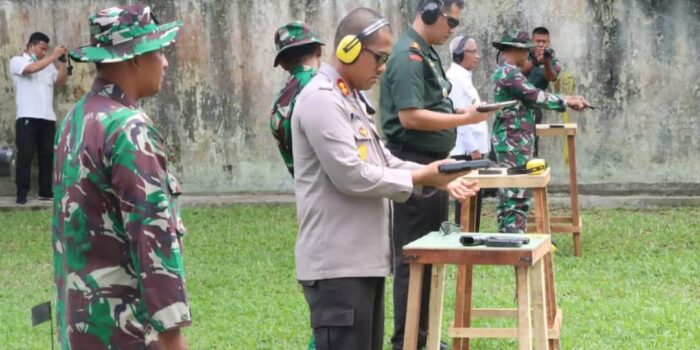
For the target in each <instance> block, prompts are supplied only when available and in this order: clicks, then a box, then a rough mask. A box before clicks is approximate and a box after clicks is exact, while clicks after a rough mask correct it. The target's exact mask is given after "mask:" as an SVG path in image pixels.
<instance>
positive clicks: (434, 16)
mask: <svg viewBox="0 0 700 350" xmlns="http://www.w3.org/2000/svg"><path fill="white" fill-rule="evenodd" d="M443 6H445V3H444V2H442V0H429V1H426V2H425V4H423V7H421V9H420V18H421V20H423V23H425V24H427V25H432V24H435V22H437V20H438V18H439V17H440V15H441V14H442V7H443Z"/></svg>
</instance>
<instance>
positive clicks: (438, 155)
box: [386, 141, 450, 160]
mask: <svg viewBox="0 0 700 350" xmlns="http://www.w3.org/2000/svg"><path fill="white" fill-rule="evenodd" d="M386 147H387V148H389V149H392V150H397V151H399V152H408V153H413V154H418V155H422V156H426V157H430V158H432V159H435V160H438V159H445V158H447V156H448V155H449V154H450V152H449V151H447V152H431V151H424V150H420V149H417V148H415V147H413V146H411V145H407V144H405V143H395V142H391V141H389V142H387V144H386Z"/></svg>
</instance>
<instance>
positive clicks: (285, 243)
mask: <svg viewBox="0 0 700 350" xmlns="http://www.w3.org/2000/svg"><path fill="white" fill-rule="evenodd" d="M486 212H492V210H486ZM697 213H698V210H697V209H692V208H688V209H670V210H660V211H625V210H586V211H584V212H583V220H584V228H585V231H584V233H583V236H582V241H583V257H581V258H574V257H573V256H572V247H571V238H570V237H569V236H557V237H556V241H557V242H558V245H559V251H558V253H557V254H556V257H555V271H556V279H557V286H556V287H557V296H558V300H559V304H560V307H561V308H563V310H564V325H563V329H562V346H563V348H564V349H700V216H698V215H697ZM184 219H185V224H186V225H187V227H188V229H189V235H188V236H187V237H186V240H185V264H186V270H187V282H188V289H189V293H190V301H191V308H192V313H193V319H194V324H193V326H192V327H190V328H188V329H187V331H186V336H187V338H188V341H189V343H190V348H191V349H305V348H306V345H307V343H308V340H309V336H310V330H309V326H308V315H307V308H306V304H305V301H304V299H303V296H302V293H301V288H300V287H299V286H298V284H297V283H296V280H295V278H294V238H295V230H296V224H295V212H294V208H293V207H292V206H272V207H266V206H234V207H229V208H216V209H189V210H186V211H185V215H184ZM484 221H485V224H486V227H485V229H486V230H489V229H493V227H494V226H495V225H494V218H493V217H486V218H485V219H484ZM49 222H50V212H48V211H16V212H0V249H1V250H0V251H1V252H2V253H0V349H12V350H14V349H49V348H50V345H49V340H48V339H49V325H48V324H44V325H41V326H38V327H36V328H32V327H31V326H30V314H29V310H30V308H31V306H32V305H35V304H38V303H40V302H43V301H46V300H53V292H52V277H51V273H52V268H51V245H50V229H49ZM454 272H455V270H454V269H450V270H449V274H448V281H447V284H448V285H447V287H446V288H447V290H448V291H449V293H448V294H447V295H446V298H445V299H446V300H445V308H446V310H447V311H446V312H445V326H447V323H448V322H450V321H451V319H452V316H453V315H452V312H451V311H450V308H451V307H452V305H453V301H454V292H453V291H454ZM475 275H476V280H475V281H474V288H475V292H474V293H475V294H474V305H475V306H476V307H511V306H514V300H513V298H514V276H513V270H512V268H506V267H500V268H496V267H494V268H487V267H477V268H476V269H475ZM390 300H391V281H390V279H389V280H388V281H387V299H386V301H387V313H386V316H387V320H386V328H385V338H386V344H387V346H386V349H389V346H388V339H389V337H390V335H391V333H392V328H393V327H392V322H391V317H392V315H393V312H392V310H391V302H390ZM490 322H494V321H490ZM499 322H500V323H498V324H505V325H507V324H508V322H505V323H503V322H502V321H499ZM476 324H477V325H486V323H484V322H477V323H476ZM489 324H492V323H489ZM513 324H514V322H513ZM444 329H446V327H443V330H444ZM444 337H445V339H446V334H445V335H444ZM473 345H474V346H473V348H474V349H515V348H516V345H515V342H514V341H506V340H503V341H501V340H477V341H474V342H473Z"/></svg>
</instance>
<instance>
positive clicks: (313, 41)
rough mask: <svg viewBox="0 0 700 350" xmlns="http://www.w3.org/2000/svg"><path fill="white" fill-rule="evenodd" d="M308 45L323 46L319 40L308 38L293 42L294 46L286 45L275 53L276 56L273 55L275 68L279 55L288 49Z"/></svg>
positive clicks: (278, 62)
mask: <svg viewBox="0 0 700 350" xmlns="http://www.w3.org/2000/svg"><path fill="white" fill-rule="evenodd" d="M309 44H317V45H321V46H323V45H325V44H324V43H323V42H321V40H319V39H317V38H309V39H304V40H300V41H298V42H295V43H294V44H291V45H287V46H285V47H284V48H283V49H282V50H279V51H277V55H275V65H274V66H275V67H277V66H278V65H279V64H280V55H281V54H282V53H283V52H285V51H286V50H288V49H291V48H293V47H299V46H304V45H309Z"/></svg>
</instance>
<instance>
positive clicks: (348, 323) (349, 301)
mask: <svg viewBox="0 0 700 350" xmlns="http://www.w3.org/2000/svg"><path fill="white" fill-rule="evenodd" d="M300 283H301V285H302V286H303V288H304V297H305V298H306V302H307V303H308V304H309V310H310V311H311V327H312V328H313V331H314V343H315V344H316V349H318V350H382V342H383V340H384V277H354V278H334V279H325V280H317V281H300Z"/></svg>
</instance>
